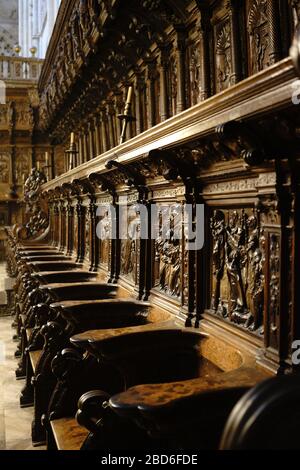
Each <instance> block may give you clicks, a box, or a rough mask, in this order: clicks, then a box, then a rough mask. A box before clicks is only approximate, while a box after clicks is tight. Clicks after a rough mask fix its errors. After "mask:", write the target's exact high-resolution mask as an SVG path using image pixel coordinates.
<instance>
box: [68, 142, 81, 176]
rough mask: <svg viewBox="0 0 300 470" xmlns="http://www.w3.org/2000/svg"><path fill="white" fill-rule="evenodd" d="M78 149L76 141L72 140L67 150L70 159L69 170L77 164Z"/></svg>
mask: <svg viewBox="0 0 300 470" xmlns="http://www.w3.org/2000/svg"><path fill="white" fill-rule="evenodd" d="M78 153H79V152H78V151H77V150H76V144H75V142H71V144H70V148H69V150H66V154H67V155H68V160H69V171H70V170H72V169H73V168H75V167H76V166H77V155H78Z"/></svg>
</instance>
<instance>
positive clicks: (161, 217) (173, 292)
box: [152, 203, 183, 301]
mask: <svg viewBox="0 0 300 470" xmlns="http://www.w3.org/2000/svg"><path fill="white" fill-rule="evenodd" d="M181 215H182V206H181V204H177V203H174V204H166V205H158V211H157V218H156V219H157V220H156V221H155V222H154V221H152V223H153V224H155V225H154V229H155V233H156V234H157V236H156V239H155V241H154V266H153V268H154V269H153V275H154V276H153V287H154V289H155V290H157V291H159V292H161V293H163V294H165V295H167V296H169V297H172V298H174V299H176V300H178V301H180V298H181V294H182V283H183V282H182V273H181V264H182V246H183V245H182V217H181Z"/></svg>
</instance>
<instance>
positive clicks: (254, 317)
mask: <svg viewBox="0 0 300 470" xmlns="http://www.w3.org/2000/svg"><path fill="white" fill-rule="evenodd" d="M251 271H252V273H251V284H250V289H249V291H250V305H249V306H250V312H251V315H250V317H249V320H248V322H247V324H246V325H245V326H248V327H249V329H250V330H252V331H255V330H257V329H258V328H259V327H261V326H262V323H263V306H264V274H263V256H262V252H261V250H260V249H259V248H256V250H255V251H254V253H253V258H252V260H251Z"/></svg>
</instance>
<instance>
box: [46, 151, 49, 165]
mask: <svg viewBox="0 0 300 470" xmlns="http://www.w3.org/2000/svg"><path fill="white" fill-rule="evenodd" d="M45 158H46V166H48V165H49V154H48V152H46V154H45Z"/></svg>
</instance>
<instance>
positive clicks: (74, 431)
mask: <svg viewBox="0 0 300 470" xmlns="http://www.w3.org/2000/svg"><path fill="white" fill-rule="evenodd" d="M50 424H51V428H52V432H53V436H54V439H55V442H56V445H57V449H58V450H80V448H81V446H82V444H83V442H84V441H85V439H86V438H87V436H88V434H89V432H88V431H87V430H86V429H85V428H82V427H81V426H79V424H78V423H77V421H76V419H75V418H60V419H56V420H54V421H51V422H50Z"/></svg>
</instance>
